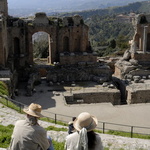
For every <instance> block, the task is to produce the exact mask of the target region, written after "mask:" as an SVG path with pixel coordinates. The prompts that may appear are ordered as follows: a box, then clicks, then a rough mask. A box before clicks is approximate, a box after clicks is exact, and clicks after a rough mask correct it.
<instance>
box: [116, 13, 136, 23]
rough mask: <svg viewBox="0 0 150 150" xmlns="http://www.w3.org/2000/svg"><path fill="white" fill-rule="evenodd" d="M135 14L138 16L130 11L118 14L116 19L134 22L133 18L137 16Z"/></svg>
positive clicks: (123, 21)
mask: <svg viewBox="0 0 150 150" xmlns="http://www.w3.org/2000/svg"><path fill="white" fill-rule="evenodd" d="M135 16H136V14H135V13H130V14H128V15H123V14H120V15H118V16H116V21H117V22H118V23H132V20H133V19H134V18H135Z"/></svg>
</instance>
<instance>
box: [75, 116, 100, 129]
mask: <svg viewBox="0 0 150 150" xmlns="http://www.w3.org/2000/svg"><path fill="white" fill-rule="evenodd" d="M91 117H92V119H93V122H92V124H91V125H90V126H89V127H88V128H87V131H92V130H94V129H95V128H96V126H97V124H98V120H97V118H96V117H94V116H91ZM73 125H74V128H75V129H76V130H78V131H80V130H81V129H82V128H83V127H81V126H80V125H79V120H78V118H77V119H76V120H74V124H73ZM85 128H86V127H85Z"/></svg>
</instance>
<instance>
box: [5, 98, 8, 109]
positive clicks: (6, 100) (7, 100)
mask: <svg viewBox="0 0 150 150" xmlns="http://www.w3.org/2000/svg"><path fill="white" fill-rule="evenodd" d="M5 99H6V104H7V107H8V99H7V98H5Z"/></svg>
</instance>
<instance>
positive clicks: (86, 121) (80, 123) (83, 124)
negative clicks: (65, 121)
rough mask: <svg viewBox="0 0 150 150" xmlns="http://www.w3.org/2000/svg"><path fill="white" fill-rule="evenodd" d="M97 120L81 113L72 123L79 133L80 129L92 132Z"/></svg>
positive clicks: (85, 113)
mask: <svg viewBox="0 0 150 150" xmlns="http://www.w3.org/2000/svg"><path fill="white" fill-rule="evenodd" d="M97 124H98V120H97V118H96V117H95V116H92V115H90V114H89V113H88V112H83V113H81V114H79V116H78V117H77V118H76V120H75V121H74V124H73V125H74V128H75V129H76V130H78V131H80V130H81V129H82V128H86V129H87V131H92V130H93V129H95V128H96V126H97Z"/></svg>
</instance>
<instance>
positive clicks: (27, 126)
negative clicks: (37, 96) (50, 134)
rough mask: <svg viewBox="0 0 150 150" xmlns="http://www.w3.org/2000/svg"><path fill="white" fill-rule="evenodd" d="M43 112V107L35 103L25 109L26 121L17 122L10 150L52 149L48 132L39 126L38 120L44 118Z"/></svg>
mask: <svg viewBox="0 0 150 150" xmlns="http://www.w3.org/2000/svg"><path fill="white" fill-rule="evenodd" d="M41 110H42V107H41V105H39V104H35V103H31V104H30V105H29V107H28V108H27V109H23V111H24V112H25V113H26V115H27V116H26V119H25V120H18V121H17V122H16V124H15V127H14V130H13V134H12V139H11V143H10V146H9V148H8V150H47V149H48V148H49V147H50V143H49V141H48V139H47V134H46V131H45V130H44V128H43V127H41V126H40V125H39V124H38V119H39V118H40V117H43V115H42V114H41Z"/></svg>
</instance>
